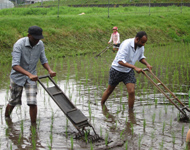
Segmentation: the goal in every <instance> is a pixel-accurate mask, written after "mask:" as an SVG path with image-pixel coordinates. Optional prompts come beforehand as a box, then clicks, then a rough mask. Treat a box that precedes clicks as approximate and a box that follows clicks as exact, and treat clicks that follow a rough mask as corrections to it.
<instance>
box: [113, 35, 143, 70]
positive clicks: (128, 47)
mask: <svg viewBox="0 0 190 150" xmlns="http://www.w3.org/2000/svg"><path fill="white" fill-rule="evenodd" d="M143 58H146V57H145V56H144V46H142V47H138V46H137V48H136V50H135V38H131V39H127V40H125V41H123V42H122V43H121V45H120V47H119V50H118V52H117V55H116V57H115V59H114V61H113V62H112V68H114V69H115V70H117V71H120V72H125V73H128V72H129V71H130V70H131V69H132V68H128V67H125V66H122V65H120V64H119V63H118V62H119V61H123V62H124V63H126V62H127V63H129V64H132V65H134V64H135V62H136V61H137V60H138V61H140V60H141V59H143Z"/></svg>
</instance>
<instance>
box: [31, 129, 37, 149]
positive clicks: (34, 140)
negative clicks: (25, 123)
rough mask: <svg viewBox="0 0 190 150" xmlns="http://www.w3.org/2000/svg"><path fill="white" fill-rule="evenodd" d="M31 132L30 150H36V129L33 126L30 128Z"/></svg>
mask: <svg viewBox="0 0 190 150" xmlns="http://www.w3.org/2000/svg"><path fill="white" fill-rule="evenodd" d="M31 131H32V148H33V149H36V128H35V127H34V126H31Z"/></svg>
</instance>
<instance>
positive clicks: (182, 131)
mask: <svg viewBox="0 0 190 150" xmlns="http://www.w3.org/2000/svg"><path fill="white" fill-rule="evenodd" d="M183 134H184V125H183V126H182V130H181V136H182V138H183Z"/></svg>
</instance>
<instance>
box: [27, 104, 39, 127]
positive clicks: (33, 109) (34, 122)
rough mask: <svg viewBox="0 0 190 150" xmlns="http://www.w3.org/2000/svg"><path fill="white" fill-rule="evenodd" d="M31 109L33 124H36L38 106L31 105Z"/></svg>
mask: <svg viewBox="0 0 190 150" xmlns="http://www.w3.org/2000/svg"><path fill="white" fill-rule="evenodd" d="M29 107H30V119H31V124H36V117H37V106H36V105H29Z"/></svg>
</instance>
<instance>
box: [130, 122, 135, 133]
mask: <svg viewBox="0 0 190 150" xmlns="http://www.w3.org/2000/svg"><path fill="white" fill-rule="evenodd" d="M130 125H131V133H132V135H133V134H134V128H133V123H132V122H130Z"/></svg>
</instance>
